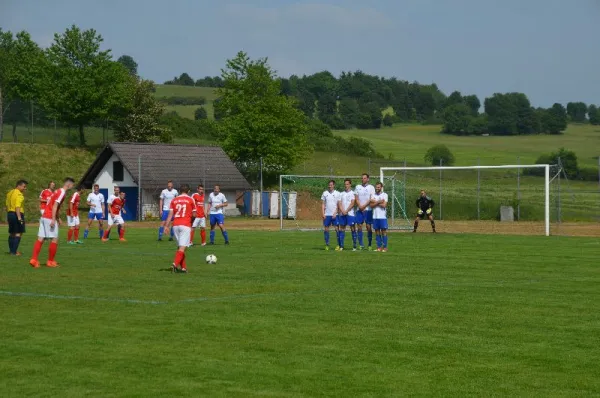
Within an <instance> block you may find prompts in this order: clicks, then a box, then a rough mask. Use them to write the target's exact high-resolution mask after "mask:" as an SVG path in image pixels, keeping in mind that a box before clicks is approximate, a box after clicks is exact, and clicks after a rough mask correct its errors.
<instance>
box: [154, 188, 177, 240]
mask: <svg viewBox="0 0 600 398" xmlns="http://www.w3.org/2000/svg"><path fill="white" fill-rule="evenodd" d="M177 195H179V193H178V192H177V190H176V189H173V181H171V180H169V181H167V189H163V190H162V192H161V193H160V201H159V204H158V208H159V209H161V211H162V213H161V216H160V227H159V228H158V240H159V241H161V240H162V237H163V234H164V233H165V226H166V227H168V226H169V218H168V217H169V210H170V209H171V201H172V200H173V199H175V198H176V197H177ZM170 232H171V233H170V236H169V240H170V241H171V240H173V236H174V235H173V234H174V231H173V228H171V231H170Z"/></svg>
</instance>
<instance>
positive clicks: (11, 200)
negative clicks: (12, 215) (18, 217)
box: [6, 188, 25, 213]
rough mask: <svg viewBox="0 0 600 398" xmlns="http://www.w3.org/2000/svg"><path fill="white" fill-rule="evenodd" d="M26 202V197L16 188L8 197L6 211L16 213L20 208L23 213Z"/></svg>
mask: <svg viewBox="0 0 600 398" xmlns="http://www.w3.org/2000/svg"><path fill="white" fill-rule="evenodd" d="M24 200H25V197H24V196H23V193H22V192H21V191H19V190H18V189H17V188H15V189H13V190H11V191H9V192H8V194H7V195H6V209H7V210H8V211H16V208H17V207H18V208H19V209H20V210H21V213H23V201H24Z"/></svg>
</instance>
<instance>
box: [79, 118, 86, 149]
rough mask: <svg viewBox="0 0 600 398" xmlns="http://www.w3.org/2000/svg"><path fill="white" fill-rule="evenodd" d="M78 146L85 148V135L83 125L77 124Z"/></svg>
mask: <svg viewBox="0 0 600 398" xmlns="http://www.w3.org/2000/svg"><path fill="white" fill-rule="evenodd" d="M79 144H80V145H81V146H85V134H84V133H83V123H80V124H79Z"/></svg>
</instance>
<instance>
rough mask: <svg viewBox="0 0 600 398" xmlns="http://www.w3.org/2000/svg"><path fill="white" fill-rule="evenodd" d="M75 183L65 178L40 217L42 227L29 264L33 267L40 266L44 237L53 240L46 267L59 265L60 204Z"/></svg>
mask: <svg viewBox="0 0 600 398" xmlns="http://www.w3.org/2000/svg"><path fill="white" fill-rule="evenodd" d="M74 183H75V181H74V180H73V179H72V178H71V177H67V178H65V181H64V184H63V187H62V188H60V189H57V190H56V191H55V192H54V193H53V194H52V196H51V197H50V199H49V200H48V206H46V209H45V210H44V214H42V218H41V219H40V229H39V231H38V239H37V240H36V241H35V245H34V246H33V255H32V256H31V260H29V264H30V265H31V266H32V267H33V268H39V267H40V262H39V261H38V257H39V255H40V251H41V250H42V246H43V245H44V239H50V240H51V242H50V247H49V248H48V261H47V262H46V267H51V268H55V267H58V263H57V262H56V261H55V260H54V258H55V256H56V250H57V249H58V225H59V223H60V218H59V211H60V206H61V205H62V203H63V202H64V200H65V197H66V196H67V191H68V190H69V189H71V188H73V184H74Z"/></svg>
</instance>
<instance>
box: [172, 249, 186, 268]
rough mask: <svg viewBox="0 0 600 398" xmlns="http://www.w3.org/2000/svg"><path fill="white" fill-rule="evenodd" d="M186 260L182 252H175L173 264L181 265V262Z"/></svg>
mask: <svg viewBox="0 0 600 398" xmlns="http://www.w3.org/2000/svg"><path fill="white" fill-rule="evenodd" d="M183 259H184V254H183V252H180V251H179V250H177V251H176V252H175V260H173V264H175V265H181V262H182V261H183Z"/></svg>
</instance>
